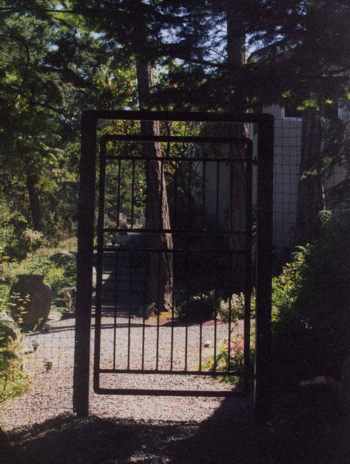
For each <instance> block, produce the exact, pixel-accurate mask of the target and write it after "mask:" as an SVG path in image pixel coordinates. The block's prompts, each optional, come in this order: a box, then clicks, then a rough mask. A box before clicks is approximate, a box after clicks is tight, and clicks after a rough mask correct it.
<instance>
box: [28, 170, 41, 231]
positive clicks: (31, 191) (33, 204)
mask: <svg viewBox="0 0 350 464" xmlns="http://www.w3.org/2000/svg"><path fill="white" fill-rule="evenodd" d="M37 182H38V178H37V175H36V174H35V173H34V172H33V169H32V168H31V167H28V168H27V172H26V184H27V192H28V197H29V209H30V215H31V219H32V225H33V229H34V230H38V231H40V232H41V231H42V230H43V224H42V211H41V205H40V197H39V192H38V189H37Z"/></svg>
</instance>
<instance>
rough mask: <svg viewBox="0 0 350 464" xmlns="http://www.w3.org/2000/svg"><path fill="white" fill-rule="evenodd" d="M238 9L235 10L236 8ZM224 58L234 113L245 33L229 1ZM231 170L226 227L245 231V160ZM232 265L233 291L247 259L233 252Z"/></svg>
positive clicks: (238, 131) (240, 100) (237, 239)
mask: <svg viewBox="0 0 350 464" xmlns="http://www.w3.org/2000/svg"><path fill="white" fill-rule="evenodd" d="M236 10H237V9H236ZM226 15H227V18H226V22H227V59H228V65H229V66H228V68H229V73H230V78H229V82H230V94H229V99H228V100H229V101H228V107H227V109H228V111H229V112H231V113H234V114H241V113H243V111H244V96H243V94H242V92H241V89H240V88H238V85H237V82H238V81H239V79H237V75H238V74H239V73H240V72H241V69H242V67H243V66H244V60H245V58H244V55H245V47H244V45H245V33H244V30H243V29H242V18H241V17H240V15H239V14H238V12H237V11H235V8H234V5H232V4H231V3H230V4H229V5H228V7H227V12H226ZM231 127H232V128H231V134H230V135H231V136H234V137H243V136H244V135H245V128H244V124H243V123H234V124H233V125H232V126H231ZM230 154H231V156H233V157H239V158H245V156H246V148H245V147H243V146H238V145H237V144H233V146H232V148H231V152H230ZM231 169H232V173H231V192H230V195H231V198H232V200H231V204H232V211H231V212H230V214H229V218H230V221H229V223H228V225H227V227H228V230H245V229H246V227H247V221H246V217H247V215H246V210H247V208H249V207H250V205H247V204H246V201H247V177H246V176H247V166H246V164H245V163H244V162H237V161H236V162H233V163H232V167H231ZM229 247H230V249H231V251H237V250H242V249H245V248H246V238H245V236H244V235H236V234H232V235H231V237H230V243H229ZM232 260H233V262H232V267H233V269H234V273H235V279H234V280H235V284H234V285H235V288H234V290H235V291H242V290H243V289H244V288H245V284H246V271H247V269H246V258H245V257H244V255H237V254H233V255H232Z"/></svg>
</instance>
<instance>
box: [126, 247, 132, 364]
mask: <svg viewBox="0 0 350 464" xmlns="http://www.w3.org/2000/svg"><path fill="white" fill-rule="evenodd" d="M131 253H132V252H131V250H128V251H127V256H128V257H129V294H130V298H131V295H132V291H131V290H132V261H133V260H132V254H131ZM131 309H132V304H130V306H129V308H128V312H129V314H128V354H127V369H128V370H129V369H130V350H131Z"/></svg>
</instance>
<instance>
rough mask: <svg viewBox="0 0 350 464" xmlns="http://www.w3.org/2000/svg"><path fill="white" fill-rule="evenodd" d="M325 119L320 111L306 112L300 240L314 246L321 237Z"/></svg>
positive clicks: (300, 186) (299, 201)
mask: <svg viewBox="0 0 350 464" xmlns="http://www.w3.org/2000/svg"><path fill="white" fill-rule="evenodd" d="M321 138H322V134H321V118H320V113H319V112H318V111H317V110H314V109H310V110H307V111H305V113H304V117H303V135H302V154H301V162H300V173H301V176H300V180H299V192H298V214H297V239H298V242H299V243H306V242H310V241H312V240H314V239H316V238H317V237H318V233H319V227H320V219H319V213H320V211H321V209H322V204H323V201H322V181H321V172H320V163H321V152H322V142H321Z"/></svg>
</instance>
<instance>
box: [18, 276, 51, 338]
mask: <svg viewBox="0 0 350 464" xmlns="http://www.w3.org/2000/svg"><path fill="white" fill-rule="evenodd" d="M43 279H44V277H43V276H42V275H37V274H31V275H20V276H18V280H17V282H16V283H15V284H14V285H13V287H12V289H11V300H12V308H11V316H12V317H13V319H14V320H15V321H16V322H17V323H18V325H19V326H20V327H22V328H23V329H24V330H40V329H41V328H42V327H43V326H44V324H45V323H46V322H47V320H48V316H49V312H50V306H51V300H52V291H51V289H50V287H48V286H47V285H45V284H44V281H43Z"/></svg>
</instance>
